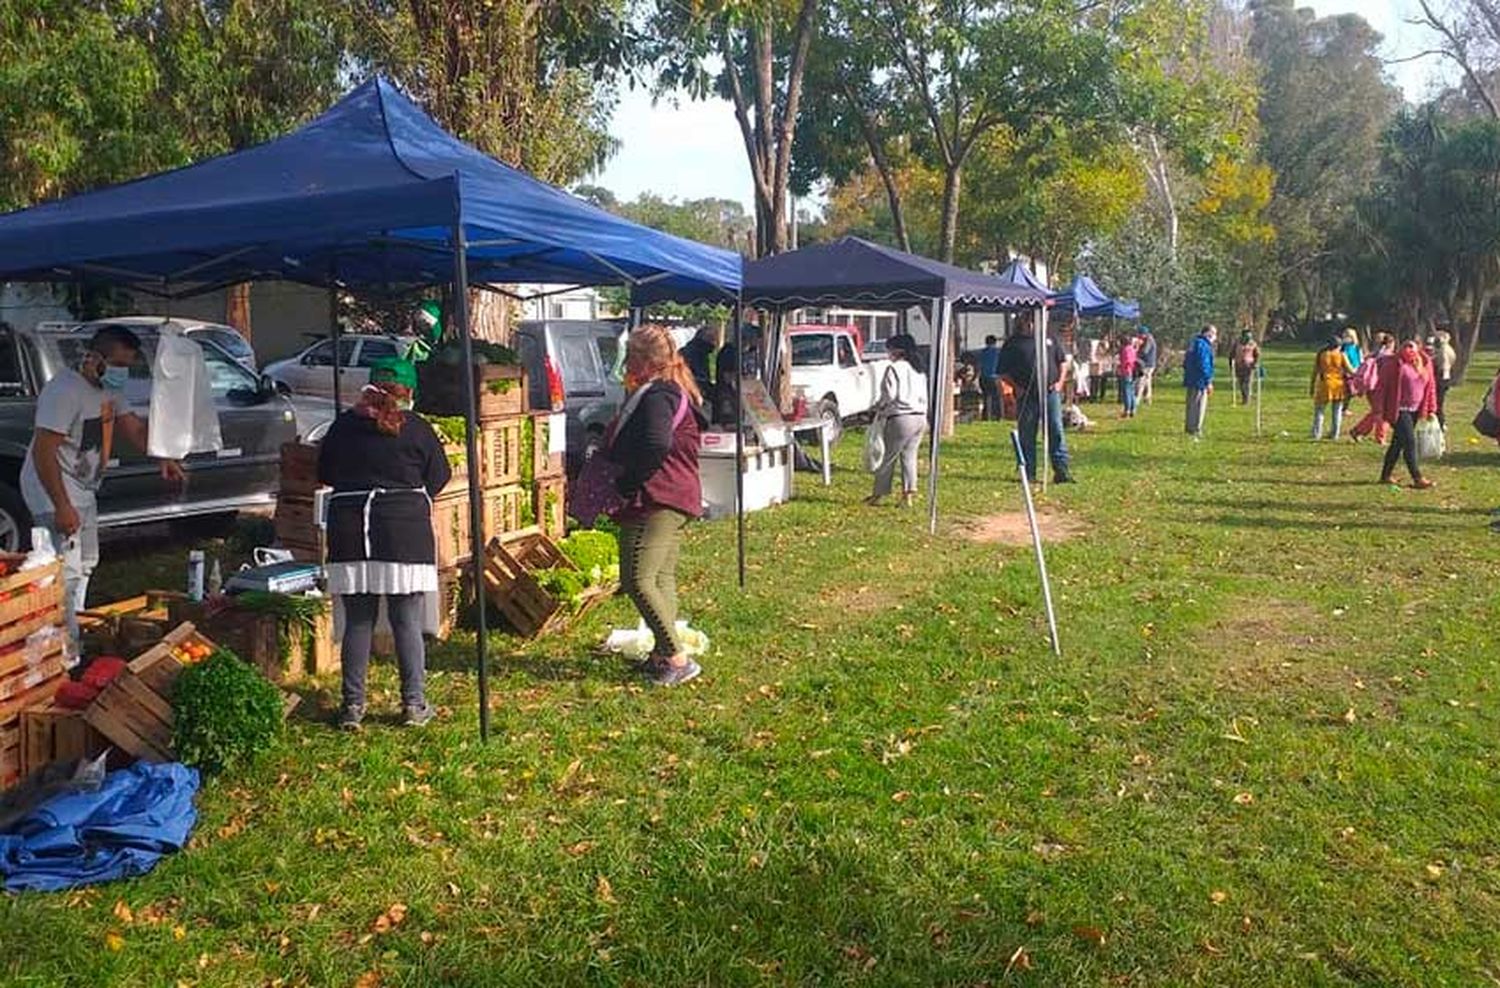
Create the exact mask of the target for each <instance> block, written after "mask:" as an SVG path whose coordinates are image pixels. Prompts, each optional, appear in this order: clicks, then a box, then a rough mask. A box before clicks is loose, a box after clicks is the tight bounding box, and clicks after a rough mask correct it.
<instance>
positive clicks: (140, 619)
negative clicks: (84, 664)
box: [78, 590, 186, 655]
mask: <svg viewBox="0 0 1500 988" xmlns="http://www.w3.org/2000/svg"><path fill="white" fill-rule="evenodd" d="M185 596H186V595H185V594H182V593H179V592H177V591H172V590H148V591H146V592H145V593H143V594H138V595H137V596H134V597H127V598H125V599H124V600H117V601H113V602H111V603H108V604H100V605H98V606H95V607H90V608H89V609H87V610H84V611H79V612H78V626H79V633H80V635H81V636H82V637H83V638H84V639H85V640H86V641H87V642H88V643H89V652H90V653H91V654H96V655H97V654H108V655H134V654H136V653H138V652H140V651H141V650H142V649H145V648H149V647H150V646H152V645H155V644H156V643H157V642H159V641H161V640H162V638H164V637H165V636H166V634H167V632H168V631H171V630H172V627H173V626H174V625H175V624H176V622H174V621H173V620H172V618H171V611H170V608H169V606H168V605H169V603H170V602H171V601H173V600H176V599H180V598H184V597H185Z"/></svg>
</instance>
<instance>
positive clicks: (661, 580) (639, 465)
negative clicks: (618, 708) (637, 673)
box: [605, 326, 708, 686]
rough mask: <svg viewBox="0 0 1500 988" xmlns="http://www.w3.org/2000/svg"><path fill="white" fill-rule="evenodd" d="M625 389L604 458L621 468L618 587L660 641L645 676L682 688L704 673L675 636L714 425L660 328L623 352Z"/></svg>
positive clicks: (639, 334)
mask: <svg viewBox="0 0 1500 988" xmlns="http://www.w3.org/2000/svg"><path fill="white" fill-rule="evenodd" d="M625 389H626V391H627V392H628V393H629V395H630V397H629V398H627V399H626V401H625V404H624V406H623V407H622V408H621V409H620V414H619V418H618V419H617V420H616V422H615V424H614V426H613V428H612V429H611V430H610V435H609V438H608V440H607V445H606V454H605V455H607V456H608V457H609V459H610V461H611V462H613V463H615V464H616V465H618V466H619V468H620V474H619V479H618V480H617V481H616V487H617V489H618V490H619V493H620V496H621V497H622V498H624V500H625V505H624V507H623V508H622V509H620V510H619V511H618V512H617V513H616V515H615V520H616V521H618V522H619V523H620V582H621V583H622V584H623V586H624V589H625V592H626V593H627V594H628V595H629V596H630V599H631V600H632V601H633V602H634V603H635V606H636V609H637V610H639V611H640V612H641V617H642V618H643V619H644V620H645V622H646V626H647V627H649V628H650V629H651V633H652V634H653V635H654V636H655V638H656V645H655V647H654V648H653V649H652V652H651V658H650V659H649V660H648V661H647V663H646V673H647V675H648V676H649V677H650V679H651V681H652V682H654V683H656V684H657V685H659V686H678V685H680V684H682V683H685V682H687V681H688V680H690V679H693V678H694V677H696V676H697V675H698V674H699V673H700V672H702V671H703V670H702V669H701V668H699V666H698V663H696V662H694V661H693V660H692V659H690V658H688V657H687V655H685V654H684V653H683V651H682V645H681V642H679V641H678V638H677V555H678V550H679V548H680V547H681V545H682V534H683V531H684V530H685V529H686V528H687V525H688V522H689V521H691V520H693V519H694V518H697V517H698V516H699V515H700V514H701V513H702V510H703V487H702V483H701V481H700V480H699V476H698V442H699V435H700V433H701V432H702V430H703V429H704V427H706V426H707V425H708V422H707V420H706V419H705V418H704V416H703V412H702V409H701V407H700V406H701V405H702V402H703V398H702V395H700V394H699V392H698V386H697V384H696V383H695V382H694V380H693V373H692V371H691V370H689V369H688V366H687V363H686V362H685V361H684V360H683V359H682V357H681V355H679V354H678V353H677V347H676V345H675V344H674V343H673V342H672V337H671V334H669V333H668V332H667V330H666V329H665V328H664V327H662V326H642V327H641V328H640V329H637V330H636V331H635V332H633V333H631V334H630V342H629V343H628V344H627V345H626V348H625Z"/></svg>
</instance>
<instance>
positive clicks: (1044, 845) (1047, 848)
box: [1031, 840, 1068, 861]
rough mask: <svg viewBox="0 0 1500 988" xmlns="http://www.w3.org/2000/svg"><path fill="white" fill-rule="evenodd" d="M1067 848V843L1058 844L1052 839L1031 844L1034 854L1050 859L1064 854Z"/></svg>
mask: <svg viewBox="0 0 1500 988" xmlns="http://www.w3.org/2000/svg"><path fill="white" fill-rule="evenodd" d="M1067 849H1068V846H1067V845H1066V844H1056V843H1053V842H1052V841H1045V840H1044V841H1038V842H1037V843H1035V844H1033V845H1031V851H1032V853H1033V854H1036V855H1038V856H1040V857H1042V858H1045V859H1047V860H1048V861H1050V860H1052V859H1053V858H1055V857H1057V856H1058V855H1060V854H1062V853H1063V852H1064V851H1066V850H1067Z"/></svg>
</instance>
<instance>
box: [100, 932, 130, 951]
mask: <svg viewBox="0 0 1500 988" xmlns="http://www.w3.org/2000/svg"><path fill="white" fill-rule="evenodd" d="M104 946H106V947H108V948H109V949H110V950H124V949H125V938H124V937H122V936H120V934H118V933H116V932H115V931H114V930H110V931H109V932H108V933H106V934H104Z"/></svg>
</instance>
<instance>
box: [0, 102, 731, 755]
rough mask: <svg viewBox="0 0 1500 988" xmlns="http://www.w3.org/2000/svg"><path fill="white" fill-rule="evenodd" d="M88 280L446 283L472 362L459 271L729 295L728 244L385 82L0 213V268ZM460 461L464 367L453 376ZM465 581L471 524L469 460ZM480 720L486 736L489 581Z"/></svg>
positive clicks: (475, 492)
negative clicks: (128, 174)
mask: <svg viewBox="0 0 1500 988" xmlns="http://www.w3.org/2000/svg"><path fill="white" fill-rule="evenodd" d="M21 280H30V281H48V282H100V283H108V284H115V285H122V286H128V287H131V288H133V289H136V290H139V291H145V292H150V293H154V294H156V295H158V296H161V297H165V298H175V297H182V296H187V295H193V294H197V293H201V292H205V291H211V290H214V289H217V288H220V287H223V286H225V285H229V284H235V283H239V282H244V281H256V280H286V281H296V282H301V283H304V284H309V285H319V286H327V287H329V288H330V289H339V288H342V289H347V290H351V291H381V290H390V289H400V288H412V287H418V286H426V285H437V284H451V285H452V287H453V300H454V306H453V308H454V312H453V323H454V326H453V328H454V329H455V330H456V331H457V332H458V334H459V336H460V338H461V340H462V346H463V349H464V361H465V364H466V365H467V364H471V363H472V361H473V354H472V350H473V348H472V345H471V342H470V337H469V316H468V288H469V285H470V284H471V283H476V282H477V283H488V282H512V283H517V282H528V283H543V284H559V285H596V284H625V285H629V286H631V287H632V288H639V287H640V286H643V285H660V286H663V287H671V288H674V289H677V290H682V291H693V292H700V293H702V294H704V295H705V296H712V297H716V298H718V299H720V300H724V301H730V300H733V299H734V298H735V297H736V296H737V295H738V293H739V288H740V258H739V256H738V255H736V254H733V253H731V252H729V251H724V250H719V249H716V248H712V247H705V246H703V245H701V244H696V243H693V242H691V241H688V240H682V239H680V238H677V237H673V236H670V235H668V234H664V233H660V232H658V231H656V230H651V229H648V228H646V227H643V226H639V225H637V224H634V223H631V222H628V221H626V220H623V219H621V218H619V217H617V216H613V215H611V214H609V213H606V212H604V211H602V210H600V209H596V208H595V207H593V206H590V205H589V204H587V203H585V202H583V201H581V200H579V199H577V198H575V197H573V196H570V195H568V194H567V193H566V192H563V191H561V190H559V189H556V188H553V187H552V186H550V185H547V184H546V183H544V182H540V181H538V180H536V179H534V178H532V177H531V176H529V175H527V174H525V173H524V172H521V171H518V170H516V169H514V168H510V167H507V166H505V165H503V164H501V163H499V162H498V161H495V160H494V159H492V158H490V157H488V156H486V155H484V154H482V153H481V152H479V151H477V150H475V149H474V148H472V147H470V146H468V145H467V144H464V143H463V142H461V141H459V140H458V139H456V138H454V137H453V136H452V135H450V134H448V133H447V132H446V131H444V130H443V129H442V128H441V127H439V126H438V125H437V124H436V123H435V122H434V121H433V120H432V119H431V118H430V117H428V116H427V115H426V114H425V113H424V112H423V111H422V110H421V109H420V108H419V107H417V105H416V104H415V103H413V102H412V101H411V100H409V99H407V98H406V97H405V96H403V95H402V94H401V93H400V92H398V91H397V90H396V88H395V87H394V86H392V85H391V83H389V82H388V81H386V80H384V79H378V78H377V79H374V80H372V81H370V82H367V83H365V84H364V85H362V86H360V87H359V88H357V89H355V90H354V91H353V92H351V93H350V94H349V95H348V96H346V97H345V98H344V99H342V100H340V101H339V102H338V103H337V104H335V105H334V106H333V107H332V108H330V109H329V110H328V111H327V112H326V113H324V114H323V115H322V116H320V117H318V118H317V119H315V120H313V121H311V122H310V123H308V124H306V125H305V126H303V127H301V128H299V129H297V130H295V131H293V132H292V133H290V134H288V135H286V136H284V137H281V138H278V139H276V140H273V141H270V142H268V143H266V144H262V145H259V146H257V147H253V148H250V149H248V150H245V151H240V152H236V153H234V154H228V155H224V156H222V157H218V158H213V159H211V160H208V161H204V162H202V163H200V164H197V165H192V166H189V167H186V168H182V169H178V170H176V171H171V172H165V173H163V174H160V175H155V176H151V177H149V178H144V179H140V180H138V181H135V182H128V183H124V184H121V185H116V186H111V187H109V188H106V189H101V190H99V191H96V192H90V193H85V194H82V195H77V196H73V197H71V198H67V199H63V200H59V201H57V202H52V203H47V204H44V205H40V206H34V207H32V208H30V209H26V210H21V211H19V212H15V213H11V214H8V215H6V216H0V281H21ZM464 378H465V382H464V383H465V402H466V410H467V415H466V416H465V417H466V419H467V424H468V429H467V433H468V435H467V445H468V456H469V462H471V463H477V462H478V459H479V457H478V451H477V448H476V438H475V428H474V415H475V406H474V394H473V390H474V382H473V377H472V375H464ZM469 493H470V512H471V517H470V521H471V537H472V540H473V541H472V550H473V564H474V576H475V586H476V587H478V588H482V587H483V586H484V581H483V579H482V567H483V558H484V544H483V541H484V535H483V531H484V529H483V523H482V517H481V508H482V505H481V501H480V489H479V472H478V471H477V470H471V471H469ZM476 596H477V597H478V605H479V606H478V613H479V635H478V646H477V656H476V658H477V665H478V671H479V693H480V710H479V717H480V732H481V735H482V736H485V737H487V736H488V733H489V705H488V669H487V663H486V655H485V648H486V642H485V638H486V634H485V633H486V630H487V628H486V616H485V595H484V593H483V592H482V589H481V591H480V592H478V593H477V594H476Z"/></svg>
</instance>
